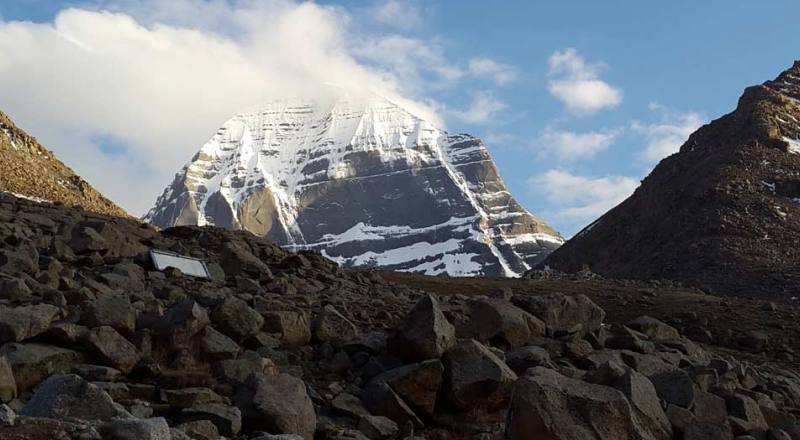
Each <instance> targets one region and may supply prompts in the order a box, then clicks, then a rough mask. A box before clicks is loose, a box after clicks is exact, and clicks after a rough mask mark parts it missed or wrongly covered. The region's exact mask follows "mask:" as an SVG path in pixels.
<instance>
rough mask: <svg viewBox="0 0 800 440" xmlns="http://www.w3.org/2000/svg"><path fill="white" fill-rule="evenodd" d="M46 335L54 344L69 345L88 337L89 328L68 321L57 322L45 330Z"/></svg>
mask: <svg viewBox="0 0 800 440" xmlns="http://www.w3.org/2000/svg"><path fill="white" fill-rule="evenodd" d="M46 337H47V339H48V340H50V341H53V342H54V343H56V344H59V345H61V346H65V347H71V346H74V345H77V344H79V343H82V342H83V341H84V340H86V338H88V337H89V328H87V327H84V326H82V325H78V324H73V323H70V322H59V323H57V324H54V325H52V326H51V327H50V328H49V329H48V330H47V334H46Z"/></svg>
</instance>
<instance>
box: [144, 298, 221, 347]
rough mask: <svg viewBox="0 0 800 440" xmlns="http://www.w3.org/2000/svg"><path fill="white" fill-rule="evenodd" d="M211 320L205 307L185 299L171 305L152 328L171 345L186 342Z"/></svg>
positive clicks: (179, 344)
mask: <svg viewBox="0 0 800 440" xmlns="http://www.w3.org/2000/svg"><path fill="white" fill-rule="evenodd" d="M210 322H211V320H210V319H209V317H208V313H206V311H205V309H204V308H203V307H201V306H200V305H199V304H197V303H196V302H194V300H185V301H181V302H179V303H177V304H174V305H172V306H171V307H170V308H168V309H167V311H166V313H164V316H163V317H162V318H161V319H160V320H159V322H158V323H157V324H156V326H155V328H154V330H155V333H156V334H157V335H159V336H162V337H166V338H167V339H168V340H169V342H170V344H172V345H173V346H181V345H185V344H188V343H189V341H190V340H191V339H192V338H193V337H194V336H195V335H196V334H198V333H200V332H201V331H203V329H205V328H206V326H207V325H208V324H209V323H210Z"/></svg>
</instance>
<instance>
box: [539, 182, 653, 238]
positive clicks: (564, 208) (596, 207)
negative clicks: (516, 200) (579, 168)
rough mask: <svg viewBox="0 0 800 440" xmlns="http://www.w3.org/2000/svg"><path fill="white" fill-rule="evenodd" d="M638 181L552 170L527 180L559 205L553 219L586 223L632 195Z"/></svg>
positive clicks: (551, 201)
mask: <svg viewBox="0 0 800 440" xmlns="http://www.w3.org/2000/svg"><path fill="white" fill-rule="evenodd" d="M638 186H639V181H638V180H636V179H633V178H630V177H625V176H614V175H611V176H603V177H586V176H579V175H575V174H571V173H569V172H567V171H564V170H558V169H552V170H549V171H547V172H546V173H544V174H542V175H539V176H534V177H531V178H529V179H528V188H529V189H530V191H531V192H534V193H537V194H539V193H544V196H545V198H546V199H547V200H548V201H549V202H550V203H551V204H553V205H554V206H556V207H557V210H556V212H554V213H553V215H554V218H556V219H559V220H563V221H566V222H572V223H575V224H579V225H586V224H588V223H589V222H591V221H593V220H595V219H596V218H597V217H599V216H601V215H602V214H604V213H605V212H606V211H608V210H609V209H611V208H613V207H614V206H616V205H618V204H619V203H620V202H622V201H623V200H625V199H626V198H627V197H628V196H630V195H631V194H632V193H633V191H634V190H635V189H636V187H638Z"/></svg>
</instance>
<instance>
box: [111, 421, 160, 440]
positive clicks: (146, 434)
mask: <svg viewBox="0 0 800 440" xmlns="http://www.w3.org/2000/svg"><path fill="white" fill-rule="evenodd" d="M100 434H101V435H102V436H103V440H171V439H172V434H170V431H169V425H168V424H167V421H166V420H165V419H164V418H163V417H153V418H151V419H117V420H112V421H110V422H108V423H106V424H105V425H103V426H102V427H100Z"/></svg>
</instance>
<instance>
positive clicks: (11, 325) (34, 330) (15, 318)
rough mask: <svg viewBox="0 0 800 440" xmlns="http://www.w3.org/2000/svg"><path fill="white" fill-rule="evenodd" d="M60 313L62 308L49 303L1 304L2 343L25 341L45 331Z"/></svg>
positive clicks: (0, 338)
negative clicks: (31, 304) (15, 305)
mask: <svg viewBox="0 0 800 440" xmlns="http://www.w3.org/2000/svg"><path fill="white" fill-rule="evenodd" d="M60 313H61V309H59V308H58V307H56V306H51V305H49V304H37V305H34V306H24V307H5V306H0V345H2V344H5V343H6V342H20V341H24V340H25V339H28V338H32V337H34V336H37V335H40V334H42V333H44V332H45V331H47V329H49V328H50V324H51V323H52V322H53V320H54V319H56V318H57V317H58V315H59V314H60Z"/></svg>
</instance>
